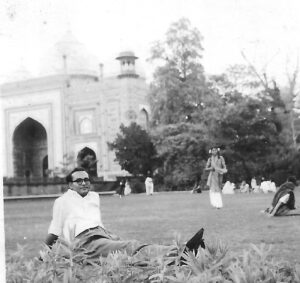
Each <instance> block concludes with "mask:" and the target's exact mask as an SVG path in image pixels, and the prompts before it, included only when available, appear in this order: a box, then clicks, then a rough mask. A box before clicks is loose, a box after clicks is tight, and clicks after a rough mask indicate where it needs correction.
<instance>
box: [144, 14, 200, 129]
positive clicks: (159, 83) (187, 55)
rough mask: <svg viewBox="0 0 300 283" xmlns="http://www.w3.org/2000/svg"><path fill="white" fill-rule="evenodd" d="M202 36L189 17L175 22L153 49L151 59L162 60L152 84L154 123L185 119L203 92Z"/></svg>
mask: <svg viewBox="0 0 300 283" xmlns="http://www.w3.org/2000/svg"><path fill="white" fill-rule="evenodd" d="M201 42H202V36H201V34H200V32H199V31H198V30H197V29H196V28H192V27H191V24H190V22H189V20H188V19H186V18H182V19H180V20H179V21H178V22H175V23H173V24H172V25H171V26H170V28H169V30H168V31H167V33H166V38H165V40H164V41H160V42H156V43H155V45H154V46H153V47H152V49H151V54H152V55H151V58H150V60H151V61H156V62H159V63H160V66H159V67H157V69H156V71H155V73H154V79H153V82H152V83H151V86H150V95H149V100H150V105H151V109H152V111H151V112H152V122H153V124H154V125H161V124H162V125H167V124H174V123H178V122H183V121H184V120H185V118H186V116H188V115H190V114H191V112H192V111H193V109H194V108H195V105H197V104H198V103H199V102H201V96H203V94H204V91H203V90H204V89H205V78H204V74H203V66H202V64H201V58H202V51H203V47H202V43H201Z"/></svg>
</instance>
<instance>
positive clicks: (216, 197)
mask: <svg viewBox="0 0 300 283" xmlns="http://www.w3.org/2000/svg"><path fill="white" fill-rule="evenodd" d="M209 153H210V154H211V156H210V157H209V158H208V160H207V163H206V167H205V170H206V171H209V175H208V179H207V185H208V187H209V198H210V203H211V205H212V206H213V207H215V208H217V209H220V208H222V207H223V201H222V195H221V192H222V181H223V174H225V173H227V168H226V165H225V160H224V158H223V156H221V155H220V148H218V147H212V148H211V149H210V150H209Z"/></svg>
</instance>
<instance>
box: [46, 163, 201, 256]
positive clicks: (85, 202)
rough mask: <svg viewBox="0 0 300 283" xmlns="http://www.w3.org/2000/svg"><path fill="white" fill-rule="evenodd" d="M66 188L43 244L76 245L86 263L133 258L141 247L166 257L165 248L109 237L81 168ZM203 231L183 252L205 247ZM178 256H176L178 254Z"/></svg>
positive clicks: (73, 175) (54, 211)
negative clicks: (113, 255)
mask: <svg viewBox="0 0 300 283" xmlns="http://www.w3.org/2000/svg"><path fill="white" fill-rule="evenodd" d="M66 181H67V183H68V186H69V189H68V191H67V192H66V193H64V194H63V195H62V196H60V197H59V198H57V199H56V200H55V202H54V206H53V217H52V221H51V224H50V227H49V229H48V236H47V238H46V240H45V243H46V244H47V245H48V246H49V247H50V248H51V247H52V245H53V244H54V243H55V242H56V240H57V239H58V238H59V237H61V238H63V239H64V240H65V241H67V242H68V243H74V242H77V243H79V246H78V248H79V249H80V250H81V251H83V250H84V251H86V256H87V258H88V259H90V260H98V259H99V257H100V256H104V257H106V256H107V255H108V254H109V253H110V252H114V251H121V250H125V251H126V252H127V253H128V254H131V255H134V254H135V253H137V252H138V251H139V250H141V249H142V248H144V247H146V246H147V247H148V248H150V249H151V248H152V247H153V249H155V250H156V251H157V250H160V251H161V253H164V254H166V255H167V253H168V252H170V247H169V246H161V245H147V244H141V243H139V242H138V241H136V240H129V241H124V240H121V239H120V238H119V237H118V236H116V235H114V234H112V233H111V232H109V231H108V230H107V229H105V228H104V225H103V223H102V220H101V212H100V198H99V194H98V193H96V192H92V191H90V188H91V185H90V179H89V175H88V173H87V172H86V171H85V169H83V168H75V169H74V170H73V171H72V172H71V173H70V174H69V175H68V176H67V177H66ZM203 231H204V230H203V228H202V229H200V230H199V231H198V232H197V233H196V234H195V235H194V236H193V237H192V238H191V239H190V240H189V241H188V242H187V244H186V247H185V249H184V252H185V253H186V252H187V251H192V252H195V253H196V252H197V250H198V248H199V247H200V246H201V247H202V248H205V245H204V240H203V239H202V236H203ZM178 256H179V255H178Z"/></svg>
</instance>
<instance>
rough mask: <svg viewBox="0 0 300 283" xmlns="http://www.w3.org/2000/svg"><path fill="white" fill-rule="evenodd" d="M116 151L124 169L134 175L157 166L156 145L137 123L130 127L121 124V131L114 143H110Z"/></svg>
mask: <svg viewBox="0 0 300 283" xmlns="http://www.w3.org/2000/svg"><path fill="white" fill-rule="evenodd" d="M108 146H109V148H110V149H111V150H114V151H115V155H116V160H117V161H118V162H119V164H120V166H121V168H122V169H123V170H126V171H128V172H129V173H131V174H133V175H140V174H142V175H144V176H145V175H146V174H147V173H148V172H149V171H150V172H153V170H154V169H155V167H156V166H157V162H158V160H157V158H156V151H155V147H154V145H153V143H152V141H151V138H150V136H149V135H148V133H147V132H146V131H145V130H144V129H142V128H141V126H139V125H138V124H136V123H131V124H130V125H129V126H128V127H125V126H124V125H123V124H122V125H121V126H120V133H119V134H117V137H116V138H115V140H114V141H113V142H112V143H108Z"/></svg>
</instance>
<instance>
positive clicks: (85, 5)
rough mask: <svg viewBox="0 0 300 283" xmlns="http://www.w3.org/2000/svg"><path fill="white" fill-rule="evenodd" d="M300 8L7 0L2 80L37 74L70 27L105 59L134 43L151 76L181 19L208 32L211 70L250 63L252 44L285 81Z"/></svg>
mask: <svg viewBox="0 0 300 283" xmlns="http://www.w3.org/2000/svg"><path fill="white" fill-rule="evenodd" d="M299 8H300V3H299V1H298V0H264V1H262V0H251V1H249V0H109V1H106V0H102V1H101V0H84V1H82V0H26V1H24V0H2V3H1V7H0V46H1V52H0V62H1V63H0V82H1V81H3V80H4V79H5V77H6V76H7V75H8V74H9V73H11V72H12V71H14V70H16V69H18V68H19V66H20V65H23V66H24V67H25V68H27V69H28V70H29V71H30V72H31V73H33V75H36V74H37V72H38V68H39V62H40V56H42V55H43V54H44V53H45V52H46V51H47V50H48V49H49V48H50V47H51V46H52V45H53V44H54V43H55V42H56V41H57V40H59V39H60V38H61V36H62V35H63V34H64V33H65V32H66V31H67V30H68V29H71V30H72V32H73V34H74V35H75V36H76V37H77V39H78V40H79V41H81V42H82V43H84V44H85V45H86V47H87V49H88V50H89V51H90V52H91V53H93V54H94V55H96V57H98V58H99V62H100V61H101V62H106V61H107V60H109V59H111V58H114V57H115V55H116V54H118V53H119V52H120V51H122V50H124V49H129V48H130V49H132V50H133V51H134V52H135V53H136V55H137V56H138V57H139V58H140V63H141V64H142V65H143V67H144V69H145V72H146V75H147V77H148V78H150V77H151V72H152V70H153V67H152V66H151V65H150V64H149V63H147V62H146V58H148V57H149V50H150V46H151V43H152V42H153V41H156V40H161V39H163V38H164V34H165V33H166V31H167V29H168V27H169V26H170V24H171V23H172V22H175V21H177V20H178V19H179V18H181V17H187V18H188V19H190V21H191V23H192V26H195V27H197V28H198V29H199V30H200V32H201V33H202V35H203V37H204V41H203V46H204V48H205V51H204V53H203V64H204V67H205V70H206V72H207V73H220V72H222V71H224V70H225V69H226V67H228V66H229V65H233V64H235V63H245V61H244V60H243V58H242V57H241V50H244V52H245V53H246V55H247V57H248V58H249V59H250V60H251V61H252V62H253V63H254V64H255V65H256V66H257V68H258V69H259V70H262V69H263V68H266V70H267V72H268V73H269V74H270V75H272V76H275V77H276V78H277V79H278V80H279V81H283V79H284V78H285V77H286V75H285V72H286V65H287V62H290V63H289V68H292V67H293V65H291V64H292V63H295V62H296V58H297V52H298V50H299V47H300V17H299V10H300V9H299ZM104 70H105V66H104Z"/></svg>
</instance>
